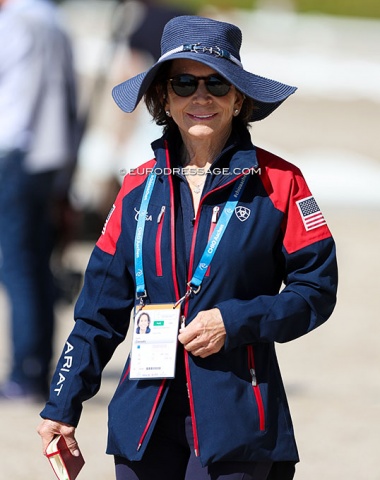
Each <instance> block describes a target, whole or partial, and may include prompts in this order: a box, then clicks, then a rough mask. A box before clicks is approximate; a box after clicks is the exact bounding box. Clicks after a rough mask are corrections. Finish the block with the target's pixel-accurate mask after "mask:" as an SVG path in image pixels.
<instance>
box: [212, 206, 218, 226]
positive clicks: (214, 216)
mask: <svg viewBox="0 0 380 480" xmlns="http://www.w3.org/2000/svg"><path fill="white" fill-rule="evenodd" d="M219 210H220V208H219V207H217V206H215V207H214V208H213V209H212V218H211V222H212V223H216V222H217V221H218V213H219Z"/></svg>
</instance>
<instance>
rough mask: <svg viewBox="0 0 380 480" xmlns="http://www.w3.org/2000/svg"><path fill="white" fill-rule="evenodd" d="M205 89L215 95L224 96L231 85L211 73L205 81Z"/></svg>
mask: <svg viewBox="0 0 380 480" xmlns="http://www.w3.org/2000/svg"><path fill="white" fill-rule="evenodd" d="M206 86H207V90H208V91H209V92H210V93H211V95H214V96H215V97H224V95H227V93H228V92H229V91H230V87H231V85H229V84H228V83H225V82H224V80H222V79H221V78H219V77H215V76H213V75H211V76H210V77H209V78H208V79H207V81H206Z"/></svg>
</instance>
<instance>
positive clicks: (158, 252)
mask: <svg viewBox="0 0 380 480" xmlns="http://www.w3.org/2000/svg"><path fill="white" fill-rule="evenodd" d="M165 209H166V207H165V205H163V206H162V207H161V210H160V213H159V214H158V217H157V223H158V226H157V233H156V241H155V247H154V248H155V257H156V273H157V276H158V277H162V253H161V240H162V229H163V225H164V217H165Z"/></svg>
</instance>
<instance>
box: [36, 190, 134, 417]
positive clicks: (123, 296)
mask: <svg viewBox="0 0 380 480" xmlns="http://www.w3.org/2000/svg"><path fill="white" fill-rule="evenodd" d="M123 193H125V192H121V193H120V194H119V196H118V198H117V199H116V202H115V204H114V206H113V208H112V210H111V213H110V215H109V216H108V218H107V220H106V224H105V226H104V228H103V232H102V235H101V237H100V239H99V240H98V242H97V245H96V246H95V248H94V250H93V252H92V255H91V258H90V261H89V264H88V266H87V269H86V274H85V281H84V286H83V289H82V291H81V294H80V296H79V298H78V301H77V303H76V306H75V311H74V317H75V325H74V328H73V330H72V332H71V334H70V335H69V337H68V339H67V341H66V344H65V346H64V348H63V351H62V354H61V357H60V359H59V361H58V364H57V367H56V371H55V373H54V376H53V379H52V384H51V390H50V397H49V401H48V403H47V404H46V406H45V408H44V410H43V411H42V412H41V416H42V417H43V418H50V419H52V420H57V421H61V422H66V423H68V424H70V425H74V426H76V425H77V424H78V422H79V418H80V414H81V410H82V403H83V401H85V400H87V399H89V398H91V397H92V396H94V395H95V394H96V393H97V391H98V390H99V388H100V382H101V374H102V371H103V369H104V367H105V366H106V364H107V363H108V361H109V360H110V358H111V357H112V354H113V352H114V351H115V349H116V347H117V346H118V345H119V344H120V343H121V342H122V341H123V340H124V339H125V336H126V334H127V331H128V327H129V321H130V313H131V310H132V308H133V304H134V282H133V278H132V276H131V275H130V273H129V271H128V269H127V264H126V259H125V258H124V255H125V253H124V252H125V248H122V247H121V248H120V244H121V243H122V242H120V241H119V238H121V235H120V230H121V226H120V225H121V210H122V198H123ZM123 238H124V237H123Z"/></svg>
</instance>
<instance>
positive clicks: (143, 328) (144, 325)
mask: <svg viewBox="0 0 380 480" xmlns="http://www.w3.org/2000/svg"><path fill="white" fill-rule="evenodd" d="M136 333H138V334H145V333H150V317H149V315H148V314H147V313H144V312H143V313H140V315H139V317H138V319H137V327H136Z"/></svg>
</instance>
